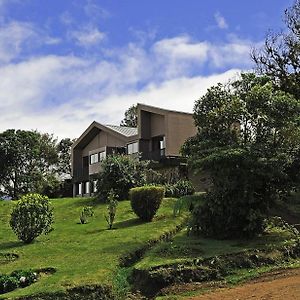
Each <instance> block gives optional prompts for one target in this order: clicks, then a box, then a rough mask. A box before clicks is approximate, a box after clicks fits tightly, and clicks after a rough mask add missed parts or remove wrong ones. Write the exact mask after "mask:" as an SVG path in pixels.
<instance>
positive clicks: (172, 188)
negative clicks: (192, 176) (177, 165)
mask: <svg viewBox="0 0 300 300" xmlns="http://www.w3.org/2000/svg"><path fill="white" fill-rule="evenodd" d="M165 187H166V195H165V196H166V197H172V198H179V197H182V196H187V195H193V194H194V193H195V188H194V187H193V184H192V183H191V182H190V181H189V180H187V179H181V180H179V181H178V182H177V183H175V184H167V185H166V186H165Z"/></svg>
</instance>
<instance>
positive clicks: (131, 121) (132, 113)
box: [120, 105, 137, 127]
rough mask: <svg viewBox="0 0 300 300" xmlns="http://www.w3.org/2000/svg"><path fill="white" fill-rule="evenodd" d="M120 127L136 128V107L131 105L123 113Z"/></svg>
mask: <svg viewBox="0 0 300 300" xmlns="http://www.w3.org/2000/svg"><path fill="white" fill-rule="evenodd" d="M120 126H126V127H137V105H132V106H130V107H129V108H128V109H127V110H126V111H125V114H124V119H123V120H122V121H121V124H120Z"/></svg>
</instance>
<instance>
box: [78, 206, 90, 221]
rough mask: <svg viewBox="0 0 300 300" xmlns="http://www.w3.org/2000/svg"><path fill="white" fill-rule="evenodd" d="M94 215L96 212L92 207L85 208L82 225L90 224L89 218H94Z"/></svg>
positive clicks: (81, 219)
mask: <svg viewBox="0 0 300 300" xmlns="http://www.w3.org/2000/svg"><path fill="white" fill-rule="evenodd" d="M93 215H94V210H93V208H92V207H91V206H84V207H83V209H82V211H81V213H80V216H79V219H80V223H81V224H86V223H87V222H88V218H90V217H92V216H93Z"/></svg>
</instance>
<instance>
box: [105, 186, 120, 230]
mask: <svg viewBox="0 0 300 300" xmlns="http://www.w3.org/2000/svg"><path fill="white" fill-rule="evenodd" d="M117 207H118V200H117V196H116V195H115V193H114V191H113V190H110V192H109V194H108V198H107V215H105V220H106V222H107V224H108V229H112V227H113V224H114V220H115V217H116V213H117Z"/></svg>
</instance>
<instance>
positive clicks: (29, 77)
mask: <svg viewBox="0 0 300 300" xmlns="http://www.w3.org/2000/svg"><path fill="white" fill-rule="evenodd" d="M0 32H1V31H0ZM0 37H1V33H0ZM77 37H78V36H77ZM28 38H29V37H28ZM249 48H250V42H249V41H244V40H239V39H238V38H236V37H234V36H231V37H230V38H229V39H228V42H227V43H223V44H219V45H218V44H213V43H211V42H208V41H196V40H192V39H191V38H190V37H189V36H187V35H186V36H179V37H174V38H171V39H163V40H160V41H157V42H155V43H154V44H153V45H152V46H150V48H149V49H145V48H143V47H142V46H141V45H136V44H133V43H131V44H128V45H127V46H125V47H123V48H121V49H106V52H105V57H106V59H95V58H93V57H76V56H71V55H68V56H55V55H49V56H41V57H32V58H30V59H24V60H23V61H20V62H18V63H13V62H12V61H11V62H10V63H9V62H8V63H6V64H5V65H2V66H1V65H0V78H1V81H0V90H1V94H0V111H1V122H0V131H3V130H5V129H7V128H22V129H38V130H40V131H42V132H49V133H54V134H55V135H57V136H59V137H77V136H79V135H80V134H81V133H82V132H83V131H84V129H85V128H86V127H87V126H88V125H89V124H90V123H91V122H92V121H94V120H97V121H99V122H103V123H116V124H118V123H119V121H120V120H121V119H122V117H123V113H124V111H125V110H126V109H127V108H128V107H129V106H130V105H131V104H134V103H137V102H143V103H146V104H151V105H157V106H161V107H165V108H170V109H176V110H182V111H189V112H191V111H192V108H193V105H194V101H195V100H196V99H198V98H199V97H200V96H201V95H203V94H204V93H205V92H206V90H207V88H208V87H210V86H212V85H214V84H216V83H217V82H220V81H221V82H224V81H227V80H229V79H230V78H231V77H232V76H234V75H235V74H237V73H238V72H239V71H240V70H241V69H245V68H249V64H250V62H249V60H248V53H249ZM3 51H4V50H3ZM4 53H5V51H4ZM0 57H1V56H0ZM7 61H9V60H7ZM204 66H206V67H207V66H211V69H212V70H214V72H210V74H211V73H213V74H212V75H207V76H203V75H201V74H202V73H203V72H202V70H203V68H204ZM218 68H220V69H218ZM217 71H218V72H217Z"/></svg>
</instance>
